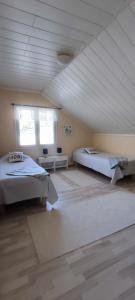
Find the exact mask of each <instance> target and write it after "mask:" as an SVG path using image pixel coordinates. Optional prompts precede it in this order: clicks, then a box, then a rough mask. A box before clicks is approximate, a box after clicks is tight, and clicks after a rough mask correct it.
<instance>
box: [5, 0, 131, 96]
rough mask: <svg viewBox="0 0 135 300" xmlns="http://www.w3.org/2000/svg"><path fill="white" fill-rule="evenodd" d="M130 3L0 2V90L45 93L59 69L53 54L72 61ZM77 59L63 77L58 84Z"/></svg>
mask: <svg viewBox="0 0 135 300" xmlns="http://www.w3.org/2000/svg"><path fill="white" fill-rule="evenodd" d="M130 2H131V1H130V0H0V85H5V86H8V87H13V88H20V89H22V88H25V89H34V90H37V91H41V90H43V89H44V88H45V87H46V86H47V85H48V83H49V82H50V81H51V80H52V79H53V78H54V77H55V76H56V75H57V74H58V73H60V72H61V70H62V69H63V67H61V66H60V65H59V64H58V62H57V58H56V53H57V52H59V51H62V50H63V51H64V50H65V51H67V52H69V53H73V55H74V56H75V57H76V56H77V55H78V54H80V53H81V52H82V50H83V49H84V48H86V46H87V45H89V44H90V43H91V42H92V41H93V39H94V38H96V37H97V36H98V35H99V33H100V32H101V31H102V30H103V29H105V28H106V27H107V25H108V24H110V23H111V22H112V20H113V19H114V18H115V17H116V15H118V13H119V12H120V11H121V10H123V9H124V8H125V7H126V6H127V4H129V3H130ZM127 26H128V24H127ZM130 34H133V31H132V32H131V33H130ZM87 51H88V50H86V52H87ZM83 55H84V54H83ZM81 58H82V57H80V58H78V61H75V62H73V65H71V69H70V68H69V69H68V70H66V73H62V74H63V75H62V76H63V79H62V80H64V78H66V74H67V73H68V72H69V73H70V70H71V71H72V68H74V66H75V64H76V63H78V62H79V63H80V59H81ZM121 59H122V58H121ZM85 61H86V60H85ZM84 64H85V62H84V63H83V65H84ZM80 67H82V66H81V65H80ZM83 68H84V66H83ZM76 71H77V69H75V72H76ZM80 75H81V73H80V74H79V76H80ZM73 76H75V74H73V75H72V79H70V80H71V81H73V86H75V84H76V83H75V82H74V80H73ZM83 80H84V79H83ZM58 82H59V79H58V81H56V83H54V84H56V85H57V87H58ZM62 82H63V83H64V81H62ZM68 84H69V82H68ZM81 84H82V83H81ZM63 89H64V90H65V91H66V92H67V91H68V90H69V89H68V87H67V86H65V87H63ZM61 92H62V93H63V90H62V91H61ZM72 92H73V91H72ZM85 93H87V92H85Z"/></svg>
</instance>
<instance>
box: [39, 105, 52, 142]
mask: <svg viewBox="0 0 135 300" xmlns="http://www.w3.org/2000/svg"><path fill="white" fill-rule="evenodd" d="M39 129H40V137H39V140H40V144H42V145H44V144H45V145H50V144H54V116H53V111H51V110H47V109H40V110H39Z"/></svg>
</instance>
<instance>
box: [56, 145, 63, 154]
mask: <svg viewBox="0 0 135 300" xmlns="http://www.w3.org/2000/svg"><path fill="white" fill-rule="evenodd" d="M57 153H58V154H59V155H61V154H62V148H61V147H57Z"/></svg>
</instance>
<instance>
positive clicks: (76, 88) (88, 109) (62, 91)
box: [45, 0, 135, 134]
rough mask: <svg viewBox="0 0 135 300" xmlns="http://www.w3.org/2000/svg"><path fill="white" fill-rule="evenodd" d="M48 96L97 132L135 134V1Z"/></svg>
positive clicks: (55, 82)
mask: <svg viewBox="0 0 135 300" xmlns="http://www.w3.org/2000/svg"><path fill="white" fill-rule="evenodd" d="M87 1H88V0H87ZM96 2H97V1H95V3H96ZM106 2H107V1H106ZM45 93H46V94H47V95H48V96H49V97H50V98H51V99H53V100H55V101H56V100H57V103H59V105H62V106H63V107H65V108H66V109H67V110H68V111H70V112H73V113H74V114H75V115H76V116H77V117H78V118H80V119H81V120H83V121H84V122H85V123H86V124H87V125H88V126H90V128H91V129H93V130H94V131H95V132H106V133H107V132H108V133H127V134H132V133H133V134H135V0H134V1H133V2H131V3H130V4H129V5H128V6H127V7H126V8H125V9H124V10H123V11H122V12H121V13H120V14H119V15H118V16H117V18H116V19H115V20H114V21H113V22H112V24H110V25H109V26H108V27H106V29H105V30H104V31H102V32H101V33H100V34H99V35H98V37H97V38H96V39H94V40H93V41H92V42H91V43H90V45H89V46H88V47H86V48H85V49H84V50H83V51H82V53H81V54H79V55H78V57H77V58H75V59H74V60H73V62H72V63H71V64H70V65H69V66H68V67H67V68H66V69H65V70H63V71H62V72H61V73H60V74H59V75H58V76H57V77H56V79H54V80H53V81H52V83H51V84H50V85H49V86H48V87H47V88H46V89H45Z"/></svg>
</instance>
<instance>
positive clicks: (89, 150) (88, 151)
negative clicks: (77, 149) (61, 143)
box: [83, 148, 94, 154]
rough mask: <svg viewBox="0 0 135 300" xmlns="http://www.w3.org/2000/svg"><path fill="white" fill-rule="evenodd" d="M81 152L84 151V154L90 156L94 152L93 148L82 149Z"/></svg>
mask: <svg viewBox="0 0 135 300" xmlns="http://www.w3.org/2000/svg"><path fill="white" fill-rule="evenodd" d="M83 150H84V152H86V153H88V154H91V153H92V152H93V151H94V149H93V148H84V149H83Z"/></svg>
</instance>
